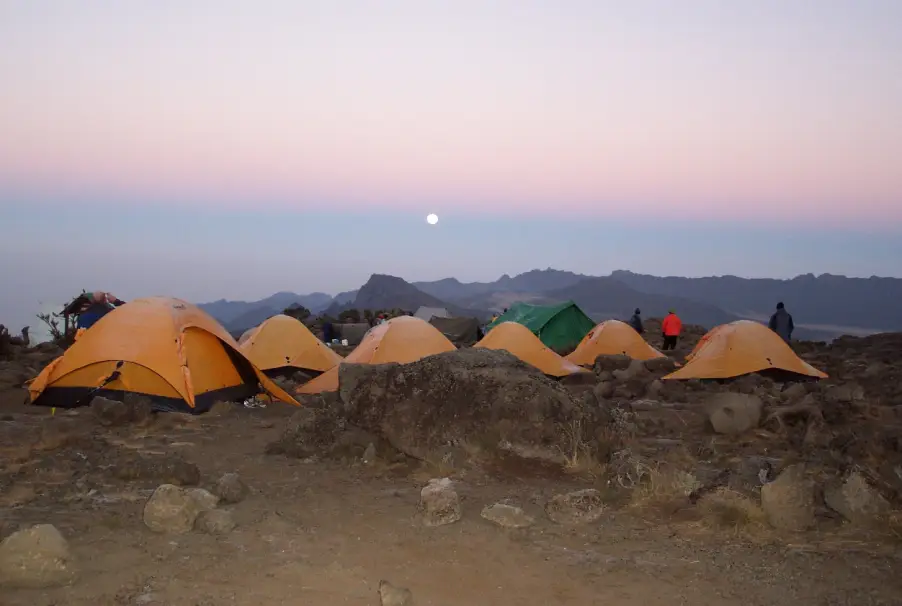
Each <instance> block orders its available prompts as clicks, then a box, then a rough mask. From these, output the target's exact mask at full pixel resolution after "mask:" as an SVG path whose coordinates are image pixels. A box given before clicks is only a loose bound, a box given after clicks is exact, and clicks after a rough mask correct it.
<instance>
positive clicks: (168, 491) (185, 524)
mask: <svg viewBox="0 0 902 606" xmlns="http://www.w3.org/2000/svg"><path fill="white" fill-rule="evenodd" d="M200 512H201V508H200V506H199V504H198V501H197V500H196V499H194V498H192V497H191V495H189V494H188V491H186V490H184V489H182V488H179V487H178V486H173V485H172V484H163V485H162V486H160V487H159V488H157V489H156V490H155V491H154V493H153V495H151V497H150V499H148V501H147V504H146V505H145V506H144V524H146V525H147V527H148V528H150V529H151V530H152V531H154V532H160V533H168V534H182V533H185V532H188V531H190V530H191V529H192V528H193V527H194V522H195V520H197V516H198V514H199V513H200Z"/></svg>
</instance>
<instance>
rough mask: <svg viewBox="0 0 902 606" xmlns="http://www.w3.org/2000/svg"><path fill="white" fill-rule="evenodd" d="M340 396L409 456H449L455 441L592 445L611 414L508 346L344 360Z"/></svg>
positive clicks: (361, 423)
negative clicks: (401, 360)
mask: <svg viewBox="0 0 902 606" xmlns="http://www.w3.org/2000/svg"><path fill="white" fill-rule="evenodd" d="M339 394H340V397H341V400H342V402H343V405H344V413H345V414H346V415H347V419H348V421H349V422H350V423H352V424H353V425H355V426H357V427H360V428H362V429H364V430H366V431H369V432H372V433H373V434H375V435H379V436H381V437H383V438H384V439H385V440H387V441H388V442H389V443H390V444H391V446H393V447H394V448H395V449H397V450H399V451H401V452H403V453H404V454H406V455H409V456H412V457H415V458H418V459H427V458H430V456H444V455H446V454H447V452H446V449H447V448H448V447H449V445H452V446H453V445H471V446H475V447H476V448H475V449H473V450H478V451H481V452H483V453H487V454H490V453H492V452H493V451H501V450H503V451H505V453H508V454H509V453H511V452H526V451H527V450H530V449H532V450H535V449H536V447H541V448H542V449H544V450H546V451H548V452H555V453H560V452H562V451H564V452H566V451H569V450H570V449H571V448H572V443H571V441H572V439H573V435H572V434H573V431H572V428H573V427H578V428H579V430H580V436H579V439H580V440H581V442H582V443H583V444H584V445H585V447H586V448H588V449H589V450H594V448H595V445H596V444H597V443H598V437H599V436H601V432H600V431H599V430H600V428H601V426H602V425H603V424H604V416H603V414H602V411H601V410H600V408H599V407H598V406H590V405H589V404H588V403H587V401H586V400H582V399H577V398H575V397H574V396H573V395H572V394H571V393H570V392H569V391H568V390H567V389H565V388H564V387H562V386H561V385H560V384H559V383H557V382H556V381H554V380H552V379H549V378H547V377H546V376H545V375H543V374H542V373H541V372H540V371H539V370H537V369H535V368H533V367H531V366H529V365H527V364H525V363H523V362H521V361H520V360H518V359H517V358H515V357H514V356H512V355H511V354H509V353H507V352H506V351H493V350H489V349H482V348H470V349H463V350H458V351H453V352H448V353H442V354H438V355H434V356H429V357H426V358H423V359H422V360H419V361H417V362H413V363H411V364H404V365H400V364H383V365H362V364H343V365H342V366H341V367H340V369H339Z"/></svg>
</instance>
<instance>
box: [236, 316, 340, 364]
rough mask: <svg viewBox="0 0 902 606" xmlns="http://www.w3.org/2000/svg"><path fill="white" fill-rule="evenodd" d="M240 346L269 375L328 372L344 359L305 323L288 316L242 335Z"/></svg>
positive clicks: (274, 317)
mask: <svg viewBox="0 0 902 606" xmlns="http://www.w3.org/2000/svg"><path fill="white" fill-rule="evenodd" d="M239 346H240V348H241V351H242V352H244V355H246V356H247V357H248V359H249V360H250V361H251V362H253V363H254V364H255V365H256V366H257V368H259V369H261V370H263V371H266V372H272V371H281V370H286V369H293V368H298V369H302V370H315V371H318V372H325V371H327V370H329V369H330V368H332V367H333V366H335V365H336V364H338V363H339V362H341V356H340V355H338V354H337V353H335V352H334V351H332V349H331V348H329V347H328V346H326V344H325V343H323V342H322V341H320V340H319V339H317V338H316V337H315V336H313V333H312V332H310V329H308V328H307V327H306V326H304V323H303V322H301V321H300V320H298V319H297V318H292V317H291V316H286V315H284V314H279V315H277V316H273V317H271V318H269V319H268V320H266V321H265V322H263V323H262V324H261V325H260V326H258V327H257V328H254V329H251V331H250V333H245V334H243V335H241V340H240V341H239Z"/></svg>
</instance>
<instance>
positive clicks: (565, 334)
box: [489, 301, 595, 351]
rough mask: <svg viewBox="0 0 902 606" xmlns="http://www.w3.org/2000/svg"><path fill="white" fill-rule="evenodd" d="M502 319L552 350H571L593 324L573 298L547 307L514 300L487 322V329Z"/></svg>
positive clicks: (498, 323) (499, 322) (500, 322)
mask: <svg viewBox="0 0 902 606" xmlns="http://www.w3.org/2000/svg"><path fill="white" fill-rule="evenodd" d="M504 322H516V323H518V324H522V325H523V326H525V327H526V328H528V329H529V330H530V331H531V332H532V334H534V335H536V336H537V337H539V339H541V341H542V343H544V344H545V345H547V346H548V347H550V348H551V349H553V350H555V351H567V350H571V349H573V348H574V347H576V346H577V345H578V344H579V342H580V341H581V340H582V338H583V337H585V336H586V334H587V333H588V332H589V331H590V330H592V328H593V327H594V326H595V322H593V321H592V319H591V318H590V317H589V316H587V315H586V314H585V312H583V310H582V309H580V308H579V306H578V305H577V304H576V303H574V302H573V301H567V302H566V303H561V304H560V305H549V306H546V305H530V304H528V303H514V304H513V305H511V306H510V308H509V309H508V310H507V311H506V312H505V313H504V314H502V315H501V317H499V318H498V319H497V320H495V321H494V322H492V323H491V324H490V325H489V330H491V329H493V328H494V327H495V326H498V325H500V324H502V323H504Z"/></svg>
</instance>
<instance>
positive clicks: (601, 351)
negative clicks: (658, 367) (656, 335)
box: [567, 320, 665, 366]
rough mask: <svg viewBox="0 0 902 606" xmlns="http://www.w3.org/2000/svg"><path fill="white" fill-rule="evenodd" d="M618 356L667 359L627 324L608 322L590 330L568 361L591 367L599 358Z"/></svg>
mask: <svg viewBox="0 0 902 606" xmlns="http://www.w3.org/2000/svg"><path fill="white" fill-rule="evenodd" d="M618 354H625V355H627V356H629V357H631V358H632V359H634V360H651V359H653V358H663V357H665V356H664V354H662V353H661V352H660V351H658V350H657V349H655V348H654V347H652V346H651V345H649V344H648V343H647V342H646V341H645V339H643V338H642V335H640V334H639V333H638V332H636V331H635V329H633V327H632V326H630V325H629V324H627V323H626V322H621V321H620V320H607V321H605V322H602V323H601V324H599V325H597V326H596V327H595V328H593V329H592V330H590V331H589V334H587V335H586V336H585V337H584V338H583V340H582V341H580V343H579V345H577V347H576V349H575V350H573V352H572V353H570V355H568V356H567V359H568V360H570V361H571V362H573V363H574V364H579V365H580V366H591V365H592V364H594V363H595V358H597V357H598V356H614V355H618Z"/></svg>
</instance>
